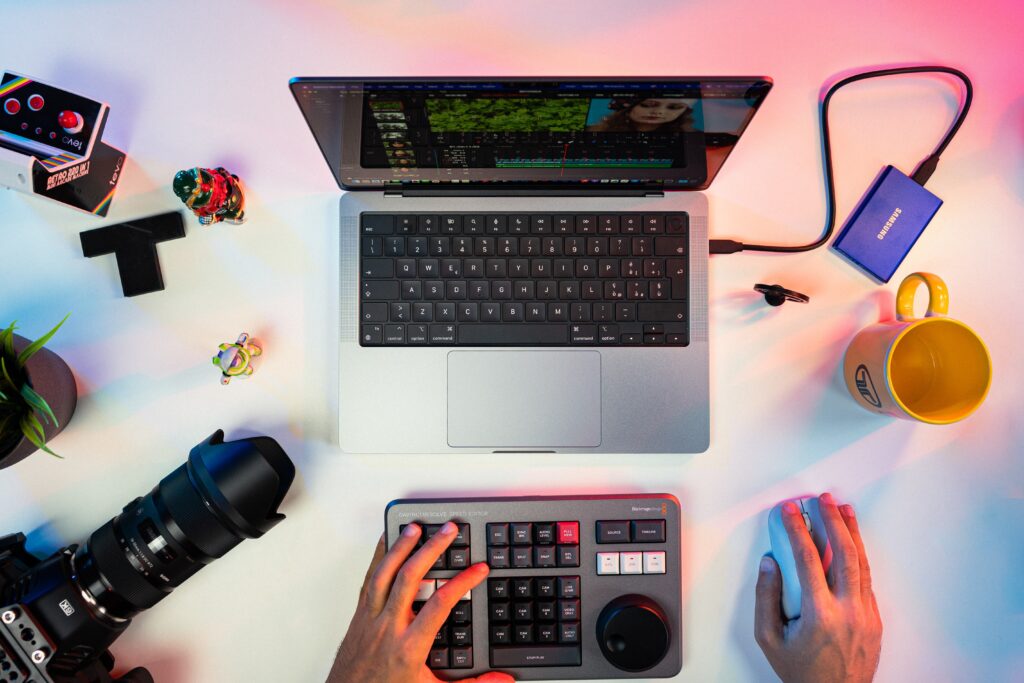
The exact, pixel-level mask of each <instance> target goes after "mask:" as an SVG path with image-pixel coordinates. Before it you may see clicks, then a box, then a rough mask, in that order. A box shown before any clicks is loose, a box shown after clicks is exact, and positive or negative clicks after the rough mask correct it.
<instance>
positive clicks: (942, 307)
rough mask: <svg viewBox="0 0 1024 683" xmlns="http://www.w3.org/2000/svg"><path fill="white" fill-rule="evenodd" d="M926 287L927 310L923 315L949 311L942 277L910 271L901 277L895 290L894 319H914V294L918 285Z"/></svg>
mask: <svg viewBox="0 0 1024 683" xmlns="http://www.w3.org/2000/svg"><path fill="white" fill-rule="evenodd" d="M922 284H923V285H924V286H925V287H927V288H928V310H927V311H926V312H925V314H924V317H926V318H934V317H936V316H943V315H946V313H947V312H948V311H949V289H947V288H946V283H945V282H943V281H942V278H941V277H939V276H938V275H935V274H934V273H911V274H910V275H908V276H907V277H905V278H903V282H901V283H900V288H899V289H898V290H897V291H896V319H897V320H900V321H906V320H914V319H915V318H914V294H915V293H916V292H917V288H918V286H919V285H922Z"/></svg>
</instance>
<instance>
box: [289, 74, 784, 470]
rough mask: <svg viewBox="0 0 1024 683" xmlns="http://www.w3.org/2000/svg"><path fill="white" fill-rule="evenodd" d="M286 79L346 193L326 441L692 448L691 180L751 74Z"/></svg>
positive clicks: (756, 90) (698, 260) (753, 97)
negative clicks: (333, 431)
mask: <svg viewBox="0 0 1024 683" xmlns="http://www.w3.org/2000/svg"><path fill="white" fill-rule="evenodd" d="M290 86H291V91H292V94H293V95H294V97H295V100H296V102H297V103H298V105H299V108H300V109H301V111H302V114H303V115H304V117H305V119H306V121H307V123H308V124H309V127H310V129H311V130H312V132H313V135H314V137H315V138H316V141H317V143H318V144H319V146H320V150H321V152H322V153H323V156H324V158H325V160H326V161H327V164H328V166H329V167H330V169H331V172H332V173H333V174H334V176H335V179H336V180H337V182H338V185H339V187H340V188H341V189H343V190H345V191H346V192H345V194H344V195H343V197H342V199H341V201H340V228H339V229H340V237H339V242H340V262H339V275H340V280H341V282H340V295H339V311H340V313H339V314H340V336H339V347H340V350H339V354H340V355H339V376H340V379H339V391H340V397H339V412H340V418H339V442H340V445H341V448H342V450H344V451H346V452H356V453H450V452H469V453H492V452H553V453H554V452H557V453H591V452H593V453H598V452H614V453H695V452H702V451H704V450H706V449H707V447H708V445H709V435H710V424H709V395H708V295H707V277H708V276H707V265H708V225H707V223H708V206H707V199H706V197H705V195H704V194H703V193H702V192H700V190H703V189H705V188H707V187H708V186H709V185H710V184H711V182H712V180H713V179H714V177H715V175H716V174H717V173H718V171H719V170H720V169H721V167H722V164H723V163H724V162H725V159H726V158H727V157H728V156H729V154H730V153H731V152H732V149H733V147H734V146H735V145H736V143H737V141H738V140H739V138H740V135H741V134H742V133H743V131H744V129H745V128H746V127H747V125H748V124H749V123H750V120H751V118H752V117H753V116H754V114H755V112H756V111H757V109H758V107H759V106H760V105H761V103H762V102H763V101H764V98H765V96H766V95H767V94H768V91H769V90H770V88H771V81H770V79H768V78H765V77H731V78H719V77H713V78H667V77H661V78H536V77H531V78H499V77H490V78H418V79H409V78H295V79H293V80H292V82H291V84H290Z"/></svg>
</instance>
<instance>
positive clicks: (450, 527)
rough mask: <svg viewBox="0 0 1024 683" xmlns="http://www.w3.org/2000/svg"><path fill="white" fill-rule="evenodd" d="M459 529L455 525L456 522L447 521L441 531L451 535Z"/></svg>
mask: <svg viewBox="0 0 1024 683" xmlns="http://www.w3.org/2000/svg"><path fill="white" fill-rule="evenodd" d="M458 530H459V527H457V526H455V522H445V523H444V526H442V527H441V533H442V534H444V535H445V536H450V535H451V534H454V533H455V532H456V531H458Z"/></svg>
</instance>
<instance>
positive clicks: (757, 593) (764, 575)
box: [754, 555, 783, 650]
mask: <svg viewBox="0 0 1024 683" xmlns="http://www.w3.org/2000/svg"><path fill="white" fill-rule="evenodd" d="M782 625H783V622H782V575H781V574H780V573H779V565H778V564H776V563H775V558H773V557H769V556H768V555H765V556H764V557H762V558H761V564H760V566H759V567H758V571H757V586H756V587H755V589H754V639H755V640H756V641H757V644H758V645H760V646H761V649H762V650H767V649H768V648H773V647H775V646H776V645H778V643H779V642H780V641H781V640H782Z"/></svg>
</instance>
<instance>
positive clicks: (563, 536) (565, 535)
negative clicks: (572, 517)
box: [558, 522, 580, 544]
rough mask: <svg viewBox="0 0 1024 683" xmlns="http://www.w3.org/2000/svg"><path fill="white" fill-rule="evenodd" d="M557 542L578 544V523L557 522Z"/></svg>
mask: <svg viewBox="0 0 1024 683" xmlns="http://www.w3.org/2000/svg"><path fill="white" fill-rule="evenodd" d="M558 542H559V544H578V543H579V542H580V523H579V522H559V523H558Z"/></svg>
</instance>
